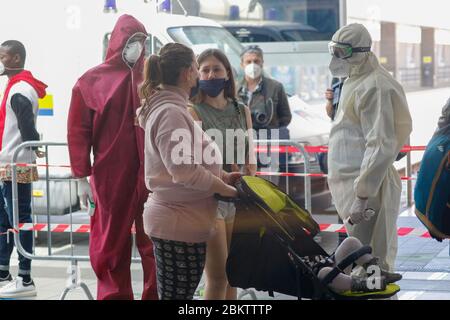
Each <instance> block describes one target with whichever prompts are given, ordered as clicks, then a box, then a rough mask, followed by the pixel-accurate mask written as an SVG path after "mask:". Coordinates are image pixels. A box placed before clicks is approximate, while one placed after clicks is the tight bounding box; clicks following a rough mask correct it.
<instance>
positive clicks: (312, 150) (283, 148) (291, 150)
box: [255, 145, 426, 153]
mask: <svg viewBox="0 0 450 320" xmlns="http://www.w3.org/2000/svg"><path fill="white" fill-rule="evenodd" d="M268 148H269V147H268V146H262V145H259V146H257V147H256V148H255V150H256V152H259V153H262V152H268ZM303 148H304V149H305V151H306V152H308V153H321V152H328V146H304V147H303ZM425 149H426V146H403V148H402V149H401V150H400V152H411V151H425ZM270 151H271V152H278V153H286V152H287V153H298V152H300V150H299V149H298V148H297V147H295V146H271V147H270Z"/></svg>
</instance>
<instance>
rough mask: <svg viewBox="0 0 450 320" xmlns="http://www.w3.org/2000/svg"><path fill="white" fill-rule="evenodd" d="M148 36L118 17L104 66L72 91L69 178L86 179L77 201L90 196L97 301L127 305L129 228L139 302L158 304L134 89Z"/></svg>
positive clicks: (129, 290) (141, 133) (131, 21)
mask: <svg viewBox="0 0 450 320" xmlns="http://www.w3.org/2000/svg"><path fill="white" fill-rule="evenodd" d="M146 37H147V32H146V30H145V27H144V26H143V25H142V24H141V23H140V22H139V21H137V20H136V19H135V18H134V17H132V16H129V15H123V16H121V17H120V18H119V20H118V21H117V24H116V26H115V28H114V30H113V32H112V34H111V39H110V42H109V47H108V51H107V56H106V60H105V62H104V63H103V64H101V65H99V66H97V67H95V68H93V69H91V70H89V71H87V72H86V73H85V74H84V75H83V76H82V77H81V78H80V79H79V80H78V82H77V83H76V85H75V87H74V88H73V91H72V101H71V105H70V111H69V119H68V144H69V154H70V162H71V166H72V172H73V175H74V177H76V178H86V177H89V176H90V186H91V188H92V193H91V192H90V188H89V185H88V182H87V179H81V180H80V189H81V190H82V191H81V196H82V201H83V200H86V198H90V200H92V199H93V202H94V203H95V213H94V214H93V216H92V217H91V237H90V245H89V254H90V258H91V264H92V267H93V269H94V271H95V274H96V275H97V279H98V284H97V298H98V299H99V300H104V299H133V290H132V286H131V273H130V264H131V247H132V237H131V236H132V235H131V229H132V225H133V222H134V223H135V227H136V228H135V229H136V243H137V247H138V250H139V253H140V255H141V258H142V265H143V269H144V290H143V293H142V299H157V298H158V296H157V290H156V267H155V261H154V255H153V246H152V243H151V240H150V239H149V238H148V237H147V235H146V234H145V233H144V228H143V221H142V212H143V209H144V203H145V201H146V199H147V197H148V191H147V189H146V187H145V183H144V131H143V130H142V129H141V128H139V127H138V126H135V122H134V118H135V114H136V109H137V108H138V107H139V104H140V101H139V97H138V93H137V87H138V85H139V84H140V82H141V81H142V70H143V63H144V43H145V39H146ZM91 149H92V150H93V154H94V163H93V165H91V158H90V154H91ZM80 189H79V190H80ZM83 190H84V191H83ZM79 193H80V191H79Z"/></svg>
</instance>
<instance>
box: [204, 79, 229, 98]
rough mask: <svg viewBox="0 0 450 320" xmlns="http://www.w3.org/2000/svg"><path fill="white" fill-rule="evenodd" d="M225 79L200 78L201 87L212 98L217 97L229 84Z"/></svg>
mask: <svg viewBox="0 0 450 320" xmlns="http://www.w3.org/2000/svg"><path fill="white" fill-rule="evenodd" d="M228 83H229V81H228V80H225V79H212V80H200V89H201V90H202V91H203V92H204V93H205V94H206V95H208V96H210V97H211V98H215V97H217V96H218V95H219V94H220V93H221V92H222V91H223V89H225V87H226V86H227V85H228Z"/></svg>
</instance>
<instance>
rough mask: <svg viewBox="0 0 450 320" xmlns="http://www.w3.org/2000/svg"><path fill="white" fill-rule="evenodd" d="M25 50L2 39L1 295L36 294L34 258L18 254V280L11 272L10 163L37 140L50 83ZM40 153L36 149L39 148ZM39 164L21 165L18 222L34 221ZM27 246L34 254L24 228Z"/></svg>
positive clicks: (27, 159) (26, 159)
mask: <svg viewBox="0 0 450 320" xmlns="http://www.w3.org/2000/svg"><path fill="white" fill-rule="evenodd" d="M25 60H26V50H25V47H24V45H23V44H22V43H21V42H19V41H16V40H10V41H6V42H4V43H3V44H2V45H1V47H0V76H7V77H8V84H7V86H6V89H5V92H4V94H3V99H2V101H1V106H0V180H1V181H0V191H1V192H0V234H1V235H0V287H1V288H0V298H18V297H29V296H35V295H36V288H35V285H34V283H33V280H32V279H31V260H30V259H27V258H25V257H23V256H22V255H21V254H20V253H19V272H18V277H17V278H16V279H14V280H13V279H12V276H11V274H10V273H9V264H10V258H11V253H12V251H13V248H14V238H13V234H12V233H8V232H7V231H8V230H10V229H13V212H12V206H13V202H12V187H13V186H12V182H11V175H12V172H11V168H10V164H11V162H12V160H13V155H14V152H15V150H16V149H17V147H18V146H19V145H20V144H21V143H22V142H26V141H36V140H39V133H38V132H37V131H36V120H37V111H38V105H39V102H38V99H40V98H43V97H44V96H45V95H46V92H45V89H46V88H47V86H46V85H45V84H44V83H42V82H41V81H39V80H37V79H36V78H34V77H33V75H32V74H31V72H29V71H26V70H24V66H25ZM36 152H37V151H36ZM35 160H36V154H35V151H33V150H31V149H23V150H22V151H21V152H20V153H19V154H18V158H17V162H19V163H33V162H34V161H35ZM37 179H38V175H37V169H36V168H35V167H18V168H17V191H18V201H19V203H18V204H19V223H31V222H32V220H31V184H32V182H34V181H37ZM20 242H21V245H22V246H23V248H24V249H25V250H26V251H27V252H29V253H32V252H33V233H32V232H31V231H20Z"/></svg>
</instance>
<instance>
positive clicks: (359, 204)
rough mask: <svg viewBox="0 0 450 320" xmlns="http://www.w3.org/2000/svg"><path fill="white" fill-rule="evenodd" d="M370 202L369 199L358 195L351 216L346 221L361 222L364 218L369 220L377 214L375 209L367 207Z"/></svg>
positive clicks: (351, 209)
mask: <svg viewBox="0 0 450 320" xmlns="http://www.w3.org/2000/svg"><path fill="white" fill-rule="evenodd" d="M368 202H369V200H368V199H361V198H358V197H356V199H355V201H353V204H352V207H351V208H350V216H349V217H348V219H347V220H346V221H347V222H348V223H350V224H352V225H353V224H358V223H361V222H362V221H363V220H365V221H369V220H370V219H371V218H372V217H373V216H374V215H375V211H374V210H373V209H368V208H367V203H368Z"/></svg>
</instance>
